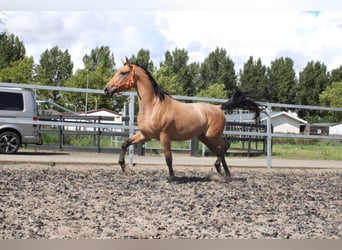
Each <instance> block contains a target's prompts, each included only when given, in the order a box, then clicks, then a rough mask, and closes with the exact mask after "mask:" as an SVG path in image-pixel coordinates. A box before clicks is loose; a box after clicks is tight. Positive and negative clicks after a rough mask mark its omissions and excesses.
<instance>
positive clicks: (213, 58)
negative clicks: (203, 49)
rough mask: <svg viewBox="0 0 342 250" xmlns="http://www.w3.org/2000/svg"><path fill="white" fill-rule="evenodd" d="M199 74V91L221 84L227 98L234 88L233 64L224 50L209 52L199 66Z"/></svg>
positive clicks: (235, 78)
mask: <svg viewBox="0 0 342 250" xmlns="http://www.w3.org/2000/svg"><path fill="white" fill-rule="evenodd" d="M200 74H201V75H200V83H199V86H200V88H201V89H207V88H208V87H209V86H210V85H212V84H216V83H223V84H224V86H225V90H224V91H225V92H226V95H227V96H229V95H230V94H231V93H232V92H233V91H234V89H235V88H236V83H237V77H236V73H235V69H234V62H233V60H232V59H231V58H230V57H229V56H228V55H227V51H226V50H225V49H222V48H221V49H220V48H216V49H215V51H213V52H210V53H209V55H208V56H207V57H206V58H205V59H204V62H203V63H202V64H201V69H200Z"/></svg>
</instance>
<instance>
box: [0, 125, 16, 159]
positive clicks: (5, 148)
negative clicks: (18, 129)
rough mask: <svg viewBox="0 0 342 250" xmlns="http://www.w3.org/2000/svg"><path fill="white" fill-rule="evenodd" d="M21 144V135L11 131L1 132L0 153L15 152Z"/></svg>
mask: <svg viewBox="0 0 342 250" xmlns="http://www.w3.org/2000/svg"><path fill="white" fill-rule="evenodd" d="M20 145H21V141H20V137H19V136H18V135H17V134H16V133H14V132H11V131H6V132H2V133H1V134H0V153H3V154H14V153H16V152H17V151H18V149H19V147H20Z"/></svg>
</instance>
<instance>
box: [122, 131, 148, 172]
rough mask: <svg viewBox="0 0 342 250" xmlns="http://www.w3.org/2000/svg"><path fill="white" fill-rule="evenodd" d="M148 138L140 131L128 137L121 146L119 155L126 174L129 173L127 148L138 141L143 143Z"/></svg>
mask: <svg viewBox="0 0 342 250" xmlns="http://www.w3.org/2000/svg"><path fill="white" fill-rule="evenodd" d="M146 141H148V139H147V138H146V137H145V136H144V135H143V134H142V133H141V132H140V131H138V132H137V133H136V134H134V135H133V136H132V137H130V138H128V139H127V140H126V141H125V142H124V143H123V144H122V146H121V149H122V150H121V154H120V157H119V164H120V166H121V169H122V171H123V172H124V174H126V175H127V174H128V169H127V167H126V163H125V156H126V151H127V148H128V147H129V146H130V145H132V144H137V143H142V142H146Z"/></svg>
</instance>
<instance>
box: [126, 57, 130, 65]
mask: <svg viewBox="0 0 342 250" xmlns="http://www.w3.org/2000/svg"><path fill="white" fill-rule="evenodd" d="M126 63H127V64H128V65H129V66H131V63H130V62H129V60H128V58H127V56H126Z"/></svg>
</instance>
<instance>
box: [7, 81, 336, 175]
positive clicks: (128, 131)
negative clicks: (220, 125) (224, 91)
mask: <svg viewBox="0 0 342 250" xmlns="http://www.w3.org/2000/svg"><path fill="white" fill-rule="evenodd" d="M0 87H17V88H29V89H39V90H55V91H65V92H78V93H91V94H103V90H98V89H85V88H65V87H51V86H43V85H30V84H16V83H4V82H0ZM123 95H126V96H128V111H129V114H128V118H125V119H127V120H126V121H125V122H124V124H122V125H117V124H112V123H110V124H109V123H107V124H106V123H101V122H95V123H94V122H92V123H89V122H84V121H83V122H70V121H65V120H57V121H51V120H50V121H49V120H44V119H40V120H38V121H32V122H30V123H32V124H36V125H41V126H59V127H63V126H74V127H77V126H80V127H89V128H93V129H95V131H94V132H92V134H93V135H94V133H95V134H96V133H109V134H110V132H104V131H101V129H102V130H103V129H123V130H124V131H125V132H124V133H123V134H121V135H125V136H126V135H128V136H132V135H133V134H134V132H135V131H136V130H138V127H137V126H136V125H135V124H134V113H135V111H134V100H135V98H136V93H135V92H127V93H123ZM173 98H175V99H178V100H187V101H204V102H214V103H223V102H225V101H226V100H223V99H217V98H214V99H212V98H199V97H186V96H173ZM258 104H259V105H260V106H263V107H265V112H266V114H267V121H266V130H265V129H263V130H262V131H261V132H260V130H258V131H234V130H226V131H224V135H225V136H231V137H232V136H240V137H244V136H254V137H258V138H259V137H260V138H263V139H264V140H266V153H267V163H266V164H267V167H268V168H271V167H272V138H274V137H281V138H306V139H328V140H342V136H340V135H336V136H330V135H329V136H326V135H322V136H321V135H302V134H280V133H273V132H272V124H271V111H272V108H274V107H276V108H289V109H307V110H324V111H335V112H341V111H342V108H331V107H321V106H307V105H306V106H305V105H293V104H279V103H265V102H258ZM77 118H79V119H80V120H82V119H84V117H83V116H82V117H81V118H80V117H79V116H77ZM0 122H12V123H27V122H25V121H22V120H20V119H10V118H2V117H0ZM88 132H90V131H88ZM42 133H44V132H42ZM109 134H108V135H109ZM113 134H115V133H113ZM265 138H266V139H265ZM133 153H134V152H133V147H130V148H129V161H130V163H131V164H132V163H133Z"/></svg>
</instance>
